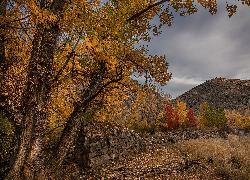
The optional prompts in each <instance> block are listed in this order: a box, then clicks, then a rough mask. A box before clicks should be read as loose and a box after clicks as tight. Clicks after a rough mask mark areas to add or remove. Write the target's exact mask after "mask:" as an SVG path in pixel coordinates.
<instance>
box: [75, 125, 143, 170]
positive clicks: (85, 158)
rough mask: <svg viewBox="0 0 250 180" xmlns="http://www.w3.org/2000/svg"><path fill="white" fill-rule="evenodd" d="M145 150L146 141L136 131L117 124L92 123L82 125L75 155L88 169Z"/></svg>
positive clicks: (79, 162) (78, 161) (82, 165)
mask: <svg viewBox="0 0 250 180" xmlns="http://www.w3.org/2000/svg"><path fill="white" fill-rule="evenodd" d="M145 149H146V141H145V139H143V138H142V137H140V136H139V135H138V134H137V133H135V132H134V131H131V130H129V129H127V128H125V127H123V126H121V125H118V124H117V123H115V122H110V121H105V122H100V121H92V122H89V123H84V124H83V125H82V128H81V131H80V132H79V137H78V141H77V143H76V145H75V148H74V152H73V154H74V160H75V161H76V162H77V163H78V164H79V165H80V167H84V168H88V167H96V166H99V165H101V164H105V163H107V162H108V161H109V160H112V159H115V158H120V157H123V156H126V155H129V154H131V153H136V152H142V151H145Z"/></svg>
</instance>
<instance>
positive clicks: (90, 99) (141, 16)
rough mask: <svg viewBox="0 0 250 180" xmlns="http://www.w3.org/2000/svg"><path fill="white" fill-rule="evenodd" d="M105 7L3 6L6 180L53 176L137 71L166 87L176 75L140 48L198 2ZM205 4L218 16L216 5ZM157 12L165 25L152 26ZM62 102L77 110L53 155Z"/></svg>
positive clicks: (52, 0) (62, 3)
mask: <svg viewBox="0 0 250 180" xmlns="http://www.w3.org/2000/svg"><path fill="white" fill-rule="evenodd" d="M100 2H101V1H99V0H90V1H86V0H1V1H0V17H1V19H0V85H1V88H0V110H1V111H3V112H4V113H5V116H6V117H7V118H8V120H9V121H10V122H11V124H12V126H13V128H14V139H13V141H14V143H13V148H12V149H11V154H12V155H11V158H10V160H9V162H10V165H9V167H10V169H9V172H8V174H7V175H6V177H5V179H8V180H10V179H16V180H18V179H47V178H48V177H49V176H52V177H53V175H54V174H55V173H56V171H57V169H58V168H59V167H60V165H61V164H62V162H63V160H64V158H65V156H66V155H67V152H68V151H69V150H70V148H72V145H73V143H74V140H75V139H76V135H77V131H78V130H79V127H80V122H81V120H82V118H83V117H84V114H85V113H86V111H87V110H88V108H89V107H90V106H91V105H93V104H95V103H98V101H99V100H100V99H101V98H102V96H103V95H104V94H105V93H109V92H110V91H111V90H112V89H115V88H119V89H122V88H123V87H130V88H132V89H133V88H134V87H133V83H132V82H131V81H130V76H131V75H132V74H134V73H138V74H139V76H143V75H144V73H145V72H147V76H148V77H147V78H149V79H153V80H154V81H155V82H157V83H160V84H161V85H164V84H166V82H167V81H168V80H169V79H170V78H171V74H170V73H168V71H167V70H168V63H167V62H166V59H165V57H158V56H147V49H145V48H144V47H141V48H137V49H136V48H134V43H135V42H139V41H140V40H144V41H150V36H149V32H150V31H151V32H153V35H158V34H159V28H160V27H161V26H162V24H168V25H169V26H170V25H171V23H172V20H173V16H172V13H171V12H170V10H169V9H170V6H172V7H173V8H174V9H175V10H176V11H178V10H182V12H181V15H185V14H192V13H194V12H196V11H197V9H196V8H195V6H194V5H193V1H191V0H190V1H189V0H187V1H183V2H182V1H181V0H161V1H155V0H143V1H142V0H120V1H117V0H110V1H109V2H108V3H106V4H104V5H102V6H100ZM246 2H247V1H246ZM198 3H200V4H202V5H203V6H204V7H206V8H209V11H210V12H211V13H212V14H213V13H216V0H211V1H201V0H198ZM163 5H164V6H165V7H164V8H163ZM156 15H158V16H159V19H160V22H161V24H159V25H158V26H155V25H151V24H150V22H149V20H151V19H152V18H153V17H154V16H156ZM119 92H120V91H119ZM60 97H63V98H67V102H68V103H69V104H68V106H69V107H70V108H69V110H67V111H66V112H67V113H66V114H65V115H64V117H65V120H64V126H63V127H64V128H63V131H62V134H61V136H60V140H59V142H58V144H57V146H56V147H55V148H54V151H53V153H51V154H50V155H48V154H45V152H44V137H45V134H46V128H45V125H46V122H47V120H48V119H49V117H50V116H51V113H50V112H51V111H50V108H52V109H53V107H54V108H55V104H56V100H55V99H56V98H60ZM58 109H59V110H60V107H58ZM61 112H62V113H63V111H61Z"/></svg>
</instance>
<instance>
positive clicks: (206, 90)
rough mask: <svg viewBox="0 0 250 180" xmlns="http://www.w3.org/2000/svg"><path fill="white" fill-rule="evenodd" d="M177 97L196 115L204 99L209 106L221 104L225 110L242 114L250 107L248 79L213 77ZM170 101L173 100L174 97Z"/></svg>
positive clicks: (249, 83)
mask: <svg viewBox="0 0 250 180" xmlns="http://www.w3.org/2000/svg"><path fill="white" fill-rule="evenodd" d="M179 97H180V99H181V101H183V102H185V103H186V104H187V109H189V108H192V109H193V111H194V114H195V115H196V116H197V115H198V113H199V106H200V105H201V104H203V103H204V102H205V101H207V102H208V105H209V106H213V107H218V106H222V107H224V109H225V110H233V109H235V110H236V111H238V112H239V113H241V114H242V113H244V111H245V109H247V108H249V107H250V80H240V79H225V78H215V79H212V80H208V81H206V82H204V83H202V84H200V85H198V86H196V87H194V88H192V89H191V90H189V91H187V92H185V93H184V94H182V95H181V96H179ZM171 102H172V103H173V102H175V99H174V100H172V101H171Z"/></svg>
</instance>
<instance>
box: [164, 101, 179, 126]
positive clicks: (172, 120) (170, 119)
mask: <svg viewBox="0 0 250 180" xmlns="http://www.w3.org/2000/svg"><path fill="white" fill-rule="evenodd" d="M166 123H167V124H168V126H167V129H169V130H171V129H176V128H178V125H179V116H178V115H177V113H176V112H175V111H173V108H171V107H170V105H169V103H168V104H167V107H166Z"/></svg>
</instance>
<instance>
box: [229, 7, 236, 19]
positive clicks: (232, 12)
mask: <svg viewBox="0 0 250 180" xmlns="http://www.w3.org/2000/svg"><path fill="white" fill-rule="evenodd" d="M236 9H237V6H236V5H231V6H229V5H228V4H227V11H228V13H229V14H228V16H229V18H230V17H232V15H234V14H235V13H236Z"/></svg>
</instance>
